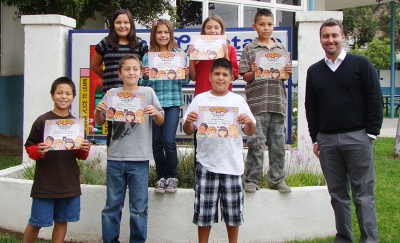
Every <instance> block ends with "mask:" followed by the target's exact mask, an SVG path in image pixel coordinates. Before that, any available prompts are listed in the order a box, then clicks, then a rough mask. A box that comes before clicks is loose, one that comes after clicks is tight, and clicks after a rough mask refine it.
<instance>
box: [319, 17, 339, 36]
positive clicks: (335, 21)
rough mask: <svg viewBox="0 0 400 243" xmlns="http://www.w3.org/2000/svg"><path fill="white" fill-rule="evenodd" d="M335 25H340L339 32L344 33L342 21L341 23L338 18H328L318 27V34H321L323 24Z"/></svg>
mask: <svg viewBox="0 0 400 243" xmlns="http://www.w3.org/2000/svg"><path fill="white" fill-rule="evenodd" d="M336 25H337V26H339V27H340V33H341V34H342V35H343V34H344V31H343V25H342V23H341V22H340V21H339V20H337V19H334V18H329V19H327V20H325V21H324V22H323V23H322V24H321V27H320V28H319V36H321V30H322V27H325V26H329V27H332V26H336Z"/></svg>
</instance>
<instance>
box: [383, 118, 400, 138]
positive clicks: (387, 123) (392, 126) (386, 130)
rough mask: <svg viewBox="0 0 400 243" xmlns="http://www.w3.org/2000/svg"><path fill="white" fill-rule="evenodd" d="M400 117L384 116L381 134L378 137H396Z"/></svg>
mask: <svg viewBox="0 0 400 243" xmlns="http://www.w3.org/2000/svg"><path fill="white" fill-rule="evenodd" d="M397 123H398V118H394V119H390V118H383V124H382V128H381V134H380V135H379V136H378V137H387V138H395V137H396V132H397Z"/></svg>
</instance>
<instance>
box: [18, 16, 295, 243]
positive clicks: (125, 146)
mask: <svg viewBox="0 0 400 243" xmlns="http://www.w3.org/2000/svg"><path fill="white" fill-rule="evenodd" d="M110 23H112V24H111V26H110V33H109V35H108V36H107V37H106V38H104V39H103V40H101V41H100V43H99V44H98V45H97V46H96V53H95V54H94V56H93V59H92V62H91V68H92V69H93V71H94V72H95V73H96V74H97V75H98V76H99V77H100V78H102V79H103V94H105V93H106V92H107V91H108V90H111V91H127V92H140V93H144V94H145V99H146V107H145V109H144V110H143V112H144V114H145V116H144V122H143V123H137V122H120V121H111V122H109V123H108V126H109V129H108V130H109V134H108V139H107V140H108V141H107V146H108V154H107V176H106V184H107V199H106V205H105V207H104V209H103V211H102V238H103V242H104V243H108V242H119V241H118V239H119V232H120V222H121V214H122V207H123V205H124V198H125V194H126V191H127V190H126V189H127V188H128V189H129V190H128V193H129V209H130V242H145V241H146V237H147V215H148V213H147V210H148V173H149V160H150V159H151V157H152V156H151V155H153V157H154V160H155V163H156V172H157V176H158V181H157V183H156V185H155V192H158V193H164V192H176V191H177V186H178V179H177V175H178V171H177V163H178V155H177V149H176V143H175V135H176V134H175V133H176V129H177V126H178V122H179V110H180V109H179V107H180V106H181V105H182V104H183V103H184V102H183V95H182V85H184V84H187V83H188V82H189V81H190V80H193V81H195V82H196V84H195V98H194V99H193V101H192V103H191V104H190V106H189V107H188V110H187V112H186V114H185V115H184V117H183V119H184V125H183V130H184V132H185V133H186V134H188V135H192V134H196V133H197V134H198V135H197V137H195V142H196V151H195V152H196V157H195V162H196V163H195V164H196V167H195V202H194V217H193V223H195V224H196V225H198V237H199V242H208V237H209V234H210V230H211V226H212V224H213V223H215V222H218V202H219V201H220V208H221V213H222V220H223V221H224V222H225V223H226V226H227V232H228V238H229V242H237V240H238V231H239V225H241V224H242V223H243V201H244V194H243V191H244V189H243V185H242V184H243V183H242V175H243V173H244V161H243V156H242V149H243V135H247V136H249V139H248V145H249V155H248V158H247V160H248V163H250V165H251V164H256V165H251V166H250V168H248V169H247V173H246V181H245V183H246V184H245V186H246V187H245V189H246V188H247V189H248V187H249V186H250V189H254V188H253V187H252V186H253V185H255V188H258V187H259V183H261V180H260V181H258V179H259V177H262V173H263V172H262V171H257V170H253V167H256V166H259V163H261V168H262V155H261V154H260V151H261V152H262V153H263V150H264V145H265V144H264V140H265V135H264V134H267V141H268V146H278V145H279V146H280V145H281V144H280V142H281V141H283V139H284V138H285V135H284V131H283V130H279V129H278V128H279V126H278V125H282V126H283V124H284V122H283V117H284V113H283V106H284V103H285V102H286V96H285V93H284V83H283V80H281V79H276V80H273V82H274V83H273V84H272V85H271V86H277V87H278V88H275V89H274V92H275V91H276V92H277V93H276V95H278V96H279V97H280V100H279V102H274V104H275V105H274V106H273V107H274V109H273V110H272V111H270V109H269V106H270V104H269V102H266V103H265V104H264V103H263V102H262V101H261V96H262V95H267V94H269V90H268V88H263V87H262V84H266V85H269V84H268V83H269V81H270V80H265V79H264V80H257V81H256V80H255V75H256V72H257V70H258V66H257V64H256V63H255V62H254V58H255V53H256V52H258V51H265V50H274V48H280V49H282V50H284V47H283V46H282V45H281V44H279V43H278V42H277V41H276V40H275V39H273V38H271V37H270V36H271V34H272V31H273V16H272V13H271V12H270V11H269V10H266V9H261V10H259V11H258V12H257V14H256V17H255V20H254V24H253V27H254V29H255V30H256V31H257V33H258V35H259V37H258V38H256V39H255V40H254V41H253V42H252V43H251V44H249V45H247V46H246V47H245V49H244V51H243V54H242V58H241V61H240V69H239V66H238V62H237V56H236V49H235V47H234V46H232V45H230V44H228V43H227V44H224V45H223V51H221V53H219V54H218V57H219V58H217V59H215V60H190V61H189V58H188V56H189V55H190V54H191V53H192V52H193V51H195V49H194V47H193V46H189V47H188V50H187V54H186V56H185V68H184V69H183V70H184V75H185V76H184V77H185V78H183V79H181V78H179V79H178V78H175V79H174V80H159V79H158V78H157V77H156V76H155V75H154V74H152V70H150V69H149V64H148V62H149V61H148V55H147V51H148V46H147V45H146V43H144V42H143V41H141V39H140V38H138V37H137V36H136V30H135V24H134V21H133V18H132V15H131V13H130V12H129V11H128V10H118V11H116V12H115V13H114V15H113V16H112V19H111V22H110ZM261 26H262V27H261ZM224 33H225V28H224V23H223V21H222V19H221V18H220V17H219V16H217V15H211V16H209V17H208V18H207V19H206V20H205V21H204V23H203V25H202V29H201V34H202V35H223V34H224ZM174 51H180V49H179V48H178V46H177V44H176V42H175V40H174V34H173V27H172V25H171V23H170V22H169V21H168V20H164V19H160V20H157V21H155V22H154V24H153V27H152V29H151V34H150V52H174ZM103 62H104V65H105V69H104V70H103V68H102V67H101V65H102V63H103ZM239 72H240V74H241V75H243V79H244V80H245V81H246V82H247V85H246V97H247V102H246V101H245V100H244V99H243V98H242V97H241V96H239V95H236V94H234V93H232V92H231V90H232V82H233V81H234V80H236V79H237V78H238V76H239V75H238V74H239ZM285 72H288V73H291V67H290V65H288V66H287V67H285ZM53 86H54V87H53ZM53 86H52V90H51V94H52V99H53V101H54V107H55V108H54V110H53V111H52V112H48V113H46V114H44V115H42V116H41V117H39V118H38V120H37V121H35V123H34V125H33V126H32V131H31V134H30V136H29V138H28V140H27V142H26V144H25V146H26V150H27V151H28V153H29V156H30V157H31V158H32V159H35V160H36V161H37V171H36V174H35V181H34V184H33V187H32V194H31V196H32V197H33V203H32V212H31V218H30V220H29V224H28V226H27V228H26V231H25V236H24V242H25V243H26V242H34V239H35V238H36V237H37V234H38V232H39V229H40V227H45V226H50V225H52V222H53V221H54V222H55V227H54V231H53V242H62V241H61V238H62V240H63V239H64V237H65V233H66V225H67V222H72V221H77V220H79V195H80V186H79V168H78V167H77V163H76V158H78V159H86V157H87V155H88V151H89V149H90V145H89V142H88V141H87V140H84V141H82V143H81V146H80V149H77V150H69V151H57V152H56V151H48V150H46V149H47V148H48V145H46V144H45V143H43V142H41V141H42V139H43V138H42V137H43V125H44V124H43V122H44V120H45V119H57V118H59V117H66V118H69V117H72V116H71V115H70V114H69V113H68V108H69V106H70V105H71V103H72V101H73V98H74V97H75V86H74V84H73V82H72V81H71V80H69V79H68V78H60V79H57V80H56V81H55V82H54V83H53ZM254 99H255V100H254ZM257 99H258V101H257ZM259 101H261V102H259ZM260 103H261V105H260ZM276 103H279V104H276ZM216 105H217V106H219V107H234V108H235V109H237V110H238V116H237V121H236V122H237V124H239V125H238V126H237V125H232V126H229V127H228V128H227V127H224V128H225V130H224V129H222V127H219V128H220V129H219V130H218V131H217V129H216V128H215V127H213V126H210V127H208V126H207V124H205V123H201V122H200V121H199V119H198V118H199V112H200V106H216ZM107 110H108V107H107V104H106V102H105V98H104V97H103V100H102V101H101V102H99V103H98V105H97V107H96V109H95V121H96V123H97V124H98V125H103V124H104V123H105V122H106V116H107V115H109V114H107ZM275 114H277V115H275ZM266 116H270V117H273V119H272V118H271V122H270V123H271V125H268V127H265V125H260V123H259V121H263V124H265V122H264V120H263V119H265V117H266ZM275 116H276V117H275ZM272 120H274V121H273V122H272ZM256 122H257V126H256ZM280 123H282V124H280ZM212 128H214V129H212ZM197 130H199V132H197ZM220 130H221V131H220ZM151 133H152V138H151V139H150V138H149V134H151ZM216 133H217V134H218V135H216ZM217 136H219V137H224V138H227V139H219V138H216V137H217ZM271 140H274V141H271ZM275 140H279V142H276V141H275ZM279 149H280V147H279ZM251 150H253V152H251ZM271 150H277V149H276V147H270V153H271ZM276 153H277V154H278V153H283V154H284V148H283V151H276ZM252 156H254V157H252ZM257 156H258V157H260V156H261V158H258V157H257ZM274 156H275V155H274ZM249 157H251V158H252V159H251V158H250V159H249ZM270 159H271V155H270ZM54 160H58V161H60V162H62V163H54ZM249 161H250V162H249ZM51 162H52V163H51ZM64 162H65V164H64ZM257 163H258V164H257ZM270 163H271V160H270ZM274 163H275V164H277V163H282V164H280V165H279V166H277V167H279V168H281V167H282V169H283V163H284V161H276V162H274ZM66 167H68V168H66ZM62 170H66V171H70V172H71V173H70V174H67V173H65V171H62ZM49 172H51V173H49ZM44 173H45V174H46V175H44ZM257 173H259V174H258V175H256V174H257ZM271 173H272V174H271V175H269V178H270V179H268V184H269V185H270V187H271V188H274V189H278V190H279V191H282V192H284V189H286V190H287V188H285V187H284V186H286V185H285V184H284V182H283V179H284V177H285V174H284V172H281V171H279V170H274V171H273V172H271ZM49 174H52V175H53V176H51V177H49ZM60 174H62V175H64V176H65V177H66V175H68V178H64V177H61V178H58V177H59V175H60ZM72 176H73V177H74V178H72V179H71V177H72ZM67 179H68V180H67ZM51 180H53V183H50V181H51ZM58 180H61V182H62V183H64V184H62V185H63V188H62V190H60V188H58V189H57V188H56V187H57V186H54V185H56V183H54V181H58ZM52 186H53V187H54V188H52ZM286 187H287V186H286ZM222 188H223V189H222ZM255 190H256V189H254V190H253V191H252V190H246V191H249V192H254V191H255ZM289 190H290V188H289ZM44 199H46V200H44ZM42 201H45V202H42ZM65 201H67V202H65ZM44 203H47V204H49V206H48V207H46V210H44V209H43V208H42V205H43V204H44ZM50 205H51V206H50ZM44 211H47V212H44ZM67 215H68V216H67Z"/></svg>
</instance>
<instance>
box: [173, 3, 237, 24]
mask: <svg viewBox="0 0 400 243" xmlns="http://www.w3.org/2000/svg"><path fill="white" fill-rule="evenodd" d="M176 7H177V13H178V20H179V22H180V26H179V28H201V25H202V23H203V2H195V1H185V2H183V3H182V1H180V0H177V1H176ZM238 11H239V6H237V5H231V4H220V3H214V2H211V3H209V4H208V12H209V14H210V15H211V14H217V15H219V16H220V17H221V18H222V20H223V21H224V23H225V27H226V28H236V27H238V26H239V25H238V15H239V14H238Z"/></svg>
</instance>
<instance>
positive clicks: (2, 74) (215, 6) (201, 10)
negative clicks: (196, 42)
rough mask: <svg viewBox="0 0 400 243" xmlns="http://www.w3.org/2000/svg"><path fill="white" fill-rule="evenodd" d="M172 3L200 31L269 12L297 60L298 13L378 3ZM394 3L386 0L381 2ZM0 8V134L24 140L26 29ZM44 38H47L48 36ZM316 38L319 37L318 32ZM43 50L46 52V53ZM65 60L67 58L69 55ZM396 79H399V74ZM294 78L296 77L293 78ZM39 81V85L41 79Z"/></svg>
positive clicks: (246, 22)
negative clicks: (205, 25) (216, 21)
mask: <svg viewBox="0 0 400 243" xmlns="http://www.w3.org/2000/svg"><path fill="white" fill-rule="evenodd" d="M171 1H172V2H173V3H177V5H178V7H179V8H180V9H183V11H179V13H180V14H179V18H180V20H181V22H182V28H199V27H200V26H201V23H202V22H203V20H204V19H205V18H206V17H207V16H209V15H210V14H218V15H220V16H221V17H222V19H223V20H224V22H225V24H226V27H227V28H240V27H251V24H252V23H253V19H254V15H255V13H256V11H257V9H258V8H267V9H270V10H271V11H272V12H273V14H274V18H275V19H274V20H275V25H276V26H289V27H291V29H292V57H293V60H298V45H297V42H298V27H297V25H296V13H297V12H304V11H328V10H341V9H344V8H349V7H357V6H363V5H371V4H377V2H376V0H351V1H348V0H254V1H251V0H234V1H232V0H203V1H202V0H192V1H187V2H186V3H185V5H183V6H180V5H179V4H180V1H179V0H176V1H175V0H171ZM391 1H392V0H383V1H381V3H388V2H391ZM396 3H397V1H396ZM0 7H1V11H0V45H1V53H0V104H1V106H0V107H1V108H0V111H1V113H2V115H3V116H2V119H0V133H1V134H4V135H8V136H20V137H22V136H23V117H24V116H23V110H24V107H23V106H24V105H23V104H24V99H25V100H26V99H27V98H29V100H34V97H35V96H36V95H37V94H35V93H34V92H32V93H30V92H29V90H25V97H24V63H25V61H26V60H25V59H24V53H25V52H24V41H25V34H24V26H23V25H21V23H20V19H16V15H15V12H16V9H15V8H13V7H6V6H4V5H3V4H1V6H0ZM110 14H111V13H110ZM83 28H84V29H104V28H105V25H104V23H103V21H102V20H101V18H100V16H99V18H98V19H97V20H88V22H87V24H86V25H85V26H84V27H83ZM41 38H44V39H45V38H46V36H42V37H41ZM315 38H318V36H317V33H316V36H315ZM315 48H319V47H315ZM40 51H41V52H46V51H47V50H45V49H43V50H40ZM40 51H39V52H37V53H38V55H40ZM65 57H66V58H67V56H66V55H65ZM29 58H30V59H34V58H35V56H29ZM321 58H322V56H321ZM65 63H67V60H65ZM41 72H43V74H46V73H48V72H52V70H50V69H43V70H41ZM65 75H66V73H65ZM44 76H45V75H44ZM294 76H295V75H294ZM396 76H397V77H400V73H398V74H397V75H396ZM381 77H382V78H383V80H382V86H383V87H389V86H390V84H389V80H390V78H389V71H388V70H382V71H381ZM295 78H296V77H293V79H295ZM397 79H399V78H397ZM37 82H38V85H40V83H41V82H40V80H37ZM399 83H400V82H399ZM396 86H400V84H398V85H396ZM43 89H46V90H47V89H50V87H43ZM45 98H47V99H48V98H49V97H45ZM25 102H26V101H25ZM38 115H39V114H38Z"/></svg>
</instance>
